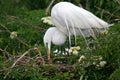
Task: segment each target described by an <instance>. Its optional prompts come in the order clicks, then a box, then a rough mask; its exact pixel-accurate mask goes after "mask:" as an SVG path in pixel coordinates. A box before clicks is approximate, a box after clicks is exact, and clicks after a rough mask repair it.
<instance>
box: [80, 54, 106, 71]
mask: <svg viewBox="0 0 120 80" xmlns="http://www.w3.org/2000/svg"><path fill="white" fill-rule="evenodd" d="M78 62H79V64H80V65H81V66H83V67H88V66H91V65H94V66H95V68H97V69H100V68H103V67H104V66H105V65H106V64H107V61H105V60H103V57H102V56H91V58H87V57H85V56H84V55H81V56H80V58H79V59H78Z"/></svg>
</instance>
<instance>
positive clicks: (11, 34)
mask: <svg viewBox="0 0 120 80" xmlns="http://www.w3.org/2000/svg"><path fill="white" fill-rule="evenodd" d="M15 37H17V32H15V31H13V32H11V33H10V38H11V39H14V38H15Z"/></svg>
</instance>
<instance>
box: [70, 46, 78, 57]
mask: <svg viewBox="0 0 120 80" xmlns="http://www.w3.org/2000/svg"><path fill="white" fill-rule="evenodd" d="M79 50H80V46H75V47H71V48H70V49H69V50H68V52H69V53H70V54H71V53H72V54H73V55H78V51H79Z"/></svg>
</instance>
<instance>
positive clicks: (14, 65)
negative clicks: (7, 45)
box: [4, 48, 38, 79]
mask: <svg viewBox="0 0 120 80" xmlns="http://www.w3.org/2000/svg"><path fill="white" fill-rule="evenodd" d="M32 50H37V48H31V49H29V50H28V51H26V52H24V53H23V54H22V55H21V56H20V57H19V58H18V59H17V60H16V61H15V62H14V63H13V65H12V66H11V67H10V70H9V71H8V73H7V74H6V75H5V76H4V79H6V78H7V76H8V75H9V73H10V72H11V70H12V69H13V68H14V66H15V65H16V63H17V62H18V61H20V60H21V59H22V58H23V57H24V56H25V55H26V54H28V53H30V51H32ZM37 51H38V50H37Z"/></svg>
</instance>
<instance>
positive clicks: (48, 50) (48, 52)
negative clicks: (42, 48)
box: [47, 48, 50, 61]
mask: <svg viewBox="0 0 120 80" xmlns="http://www.w3.org/2000/svg"><path fill="white" fill-rule="evenodd" d="M47 54H48V61H50V49H49V48H47Z"/></svg>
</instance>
